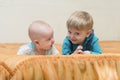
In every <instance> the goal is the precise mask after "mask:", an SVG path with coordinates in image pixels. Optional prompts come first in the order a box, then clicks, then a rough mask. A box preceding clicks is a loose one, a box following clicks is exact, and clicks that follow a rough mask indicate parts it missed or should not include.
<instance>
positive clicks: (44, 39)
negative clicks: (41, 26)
mask: <svg viewBox="0 0 120 80" xmlns="http://www.w3.org/2000/svg"><path fill="white" fill-rule="evenodd" d="M40 37H41V38H40V39H38V42H39V44H38V45H39V46H38V47H39V49H41V50H49V49H51V48H52V45H53V44H54V35H53V31H52V30H51V31H47V32H45V33H43V34H42V35H40Z"/></svg>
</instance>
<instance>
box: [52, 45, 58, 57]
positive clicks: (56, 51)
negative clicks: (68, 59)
mask: <svg viewBox="0 0 120 80" xmlns="http://www.w3.org/2000/svg"><path fill="white" fill-rule="evenodd" d="M52 54H54V55H59V54H60V53H59V51H58V50H57V49H56V47H55V46H54V45H53V47H52Z"/></svg>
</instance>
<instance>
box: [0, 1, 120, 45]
mask: <svg viewBox="0 0 120 80" xmlns="http://www.w3.org/2000/svg"><path fill="white" fill-rule="evenodd" d="M76 10H82V11H87V12H89V13H90V14H91V15H92V17H93V19H94V30H95V35H96V36H97V37H99V40H120V0H0V43H11V42H15V43H19V42H20V43H21V42H29V41H30V40H29V37H28V26H29V24H31V23H32V21H34V20H43V21H46V22H47V23H49V24H50V25H51V26H52V27H53V29H54V34H55V35H54V38H55V41H56V43H62V41H63V39H64V37H65V36H66V34H67V29H66V21H67V19H68V17H69V16H70V15H71V14H72V13H73V12H74V11H76Z"/></svg>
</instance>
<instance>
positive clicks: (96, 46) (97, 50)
mask: <svg viewBox="0 0 120 80" xmlns="http://www.w3.org/2000/svg"><path fill="white" fill-rule="evenodd" d="M92 45H93V48H92V51H91V54H102V50H101V47H100V45H99V42H98V39H97V40H95V41H94V42H93V44H92Z"/></svg>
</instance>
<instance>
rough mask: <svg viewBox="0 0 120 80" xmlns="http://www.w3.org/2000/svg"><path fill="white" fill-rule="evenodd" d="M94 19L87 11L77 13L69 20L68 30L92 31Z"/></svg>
mask: <svg viewBox="0 0 120 80" xmlns="http://www.w3.org/2000/svg"><path fill="white" fill-rule="evenodd" d="M92 27H93V18H92V16H91V15H90V14H89V13H87V12H85V11H75V12H74V13H73V14H72V15H71V16H70V17H69V19H68V20H67V28H68V29H69V28H74V29H77V30H80V29H87V30H89V29H92Z"/></svg>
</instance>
